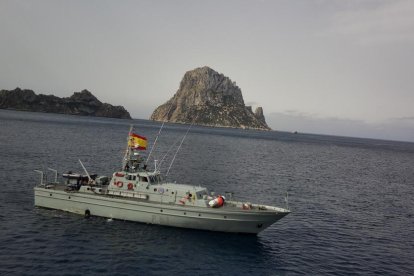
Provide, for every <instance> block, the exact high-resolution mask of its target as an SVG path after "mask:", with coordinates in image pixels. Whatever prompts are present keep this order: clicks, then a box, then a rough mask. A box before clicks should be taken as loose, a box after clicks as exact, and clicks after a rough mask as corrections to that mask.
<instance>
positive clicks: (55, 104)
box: [0, 88, 131, 119]
mask: <svg viewBox="0 0 414 276" xmlns="http://www.w3.org/2000/svg"><path fill="white" fill-rule="evenodd" d="M0 109H13V110H20V111H32V112H46V113H60V114H70V115H82V116H96V117H108V118H120V119H131V115H130V114H129V112H128V111H127V110H126V109H125V108H124V107H122V106H113V105H111V104H108V103H102V102H101V101H99V100H98V99H97V98H96V97H95V96H94V95H93V94H92V93H91V92H89V91H88V90H82V91H81V92H74V93H73V95H72V96H70V97H66V98H60V97H56V96H54V95H43V94H39V95H36V93H35V92H34V91H33V90H29V89H20V88H16V89H14V90H0Z"/></svg>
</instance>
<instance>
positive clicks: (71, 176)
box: [34, 128, 290, 234]
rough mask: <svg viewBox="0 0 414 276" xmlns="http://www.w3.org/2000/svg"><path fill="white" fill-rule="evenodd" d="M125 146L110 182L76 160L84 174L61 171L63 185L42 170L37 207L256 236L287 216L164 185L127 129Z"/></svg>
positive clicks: (184, 187)
mask: <svg viewBox="0 0 414 276" xmlns="http://www.w3.org/2000/svg"><path fill="white" fill-rule="evenodd" d="M131 129H132V128H131ZM127 144H128V146H127V149H126V153H125V157H124V160H123V164H122V169H121V170H119V171H117V172H114V173H113V175H112V177H111V178H109V177H106V176H98V175H90V174H89V173H88V172H87V170H86V169H85V167H84V166H83V164H82V162H81V161H80V160H79V162H80V164H81V165H82V167H83V169H84V174H79V173H73V172H68V173H65V174H63V175H62V177H63V179H64V181H63V182H58V181H57V172H56V171H55V170H53V171H55V179H54V181H52V182H47V181H44V179H45V178H44V172H42V171H37V172H39V173H41V181H40V184H38V185H37V186H36V187H34V197H35V199H34V202H35V206H38V207H44V208H50V209H58V210H63V211H67V212H72V213H76V214H81V215H84V216H85V217H89V216H99V217H106V218H111V219H118V220H128V221H136V222H142V223H148V224H159V225H165V226H174V227H183V228H192V229H201V230H210V231H220V232H233V233H250V234H258V233H259V232H261V231H263V230H264V229H266V228H267V227H269V226H270V225H272V224H273V223H275V222H276V221H278V220H279V219H281V218H283V217H284V216H286V215H287V214H289V213H290V211H289V207H286V208H280V207H274V206H268V205H262V204H252V203H249V202H240V201H234V200H233V199H232V198H231V196H227V197H226V195H214V193H209V191H208V190H207V189H206V188H204V187H200V186H194V185H185V184H177V183H171V182H168V181H165V180H164V179H163V177H162V176H161V173H160V171H159V170H158V169H157V168H155V170H154V171H150V170H149V169H148V168H147V165H146V162H145V160H144V158H143V156H141V155H140V153H139V150H143V149H146V144H147V139H146V138H145V137H143V136H139V135H136V134H134V133H132V131H130V133H129V136H128V143H127ZM154 145H155V143H154ZM154 145H153V147H154ZM147 160H148V159H147ZM155 167H156V166H155Z"/></svg>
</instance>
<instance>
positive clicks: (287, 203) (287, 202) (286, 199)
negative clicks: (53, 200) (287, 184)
mask: <svg viewBox="0 0 414 276" xmlns="http://www.w3.org/2000/svg"><path fill="white" fill-rule="evenodd" d="M285 203H286V209H287V210H289V193H288V191H286V196H285Z"/></svg>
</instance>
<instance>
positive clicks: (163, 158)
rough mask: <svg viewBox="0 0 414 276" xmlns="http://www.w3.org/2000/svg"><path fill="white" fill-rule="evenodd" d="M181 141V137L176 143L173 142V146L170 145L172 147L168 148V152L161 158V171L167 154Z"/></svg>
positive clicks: (159, 166) (159, 168) (159, 167)
mask: <svg viewBox="0 0 414 276" xmlns="http://www.w3.org/2000/svg"><path fill="white" fill-rule="evenodd" d="M179 141H180V139H177V140H176V141H175V142H174V144H172V145H171V146H170V148H169V149H168V151H167V153H166V154H164V156H163V157H162V158H161V161H160V163H159V165H158V170H159V171H161V165H162V164H163V162H164V160H165V157H167V155H168V154H169V153H170V151H171V150H172V149H173V148H174V147H175V145H177V143H178V142H179Z"/></svg>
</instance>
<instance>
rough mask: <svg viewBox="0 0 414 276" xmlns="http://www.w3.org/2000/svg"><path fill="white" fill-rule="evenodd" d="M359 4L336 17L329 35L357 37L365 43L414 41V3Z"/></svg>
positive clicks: (335, 15) (406, 1)
mask: <svg viewBox="0 0 414 276" xmlns="http://www.w3.org/2000/svg"><path fill="white" fill-rule="evenodd" d="M355 3H357V5H351V7H347V8H346V9H345V10H341V11H338V12H337V13H335V14H334V15H333V16H332V18H331V28H330V29H329V30H328V31H327V33H326V34H335V35H340V36H345V37H349V38H353V39H355V40H356V41H357V42H359V43H361V44H371V43H389V42H414V16H413V15H414V1H412V0H397V1H374V2H362V1H357V2H355ZM364 3H365V5H364ZM366 3H369V4H368V5H367V4H366Z"/></svg>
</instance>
